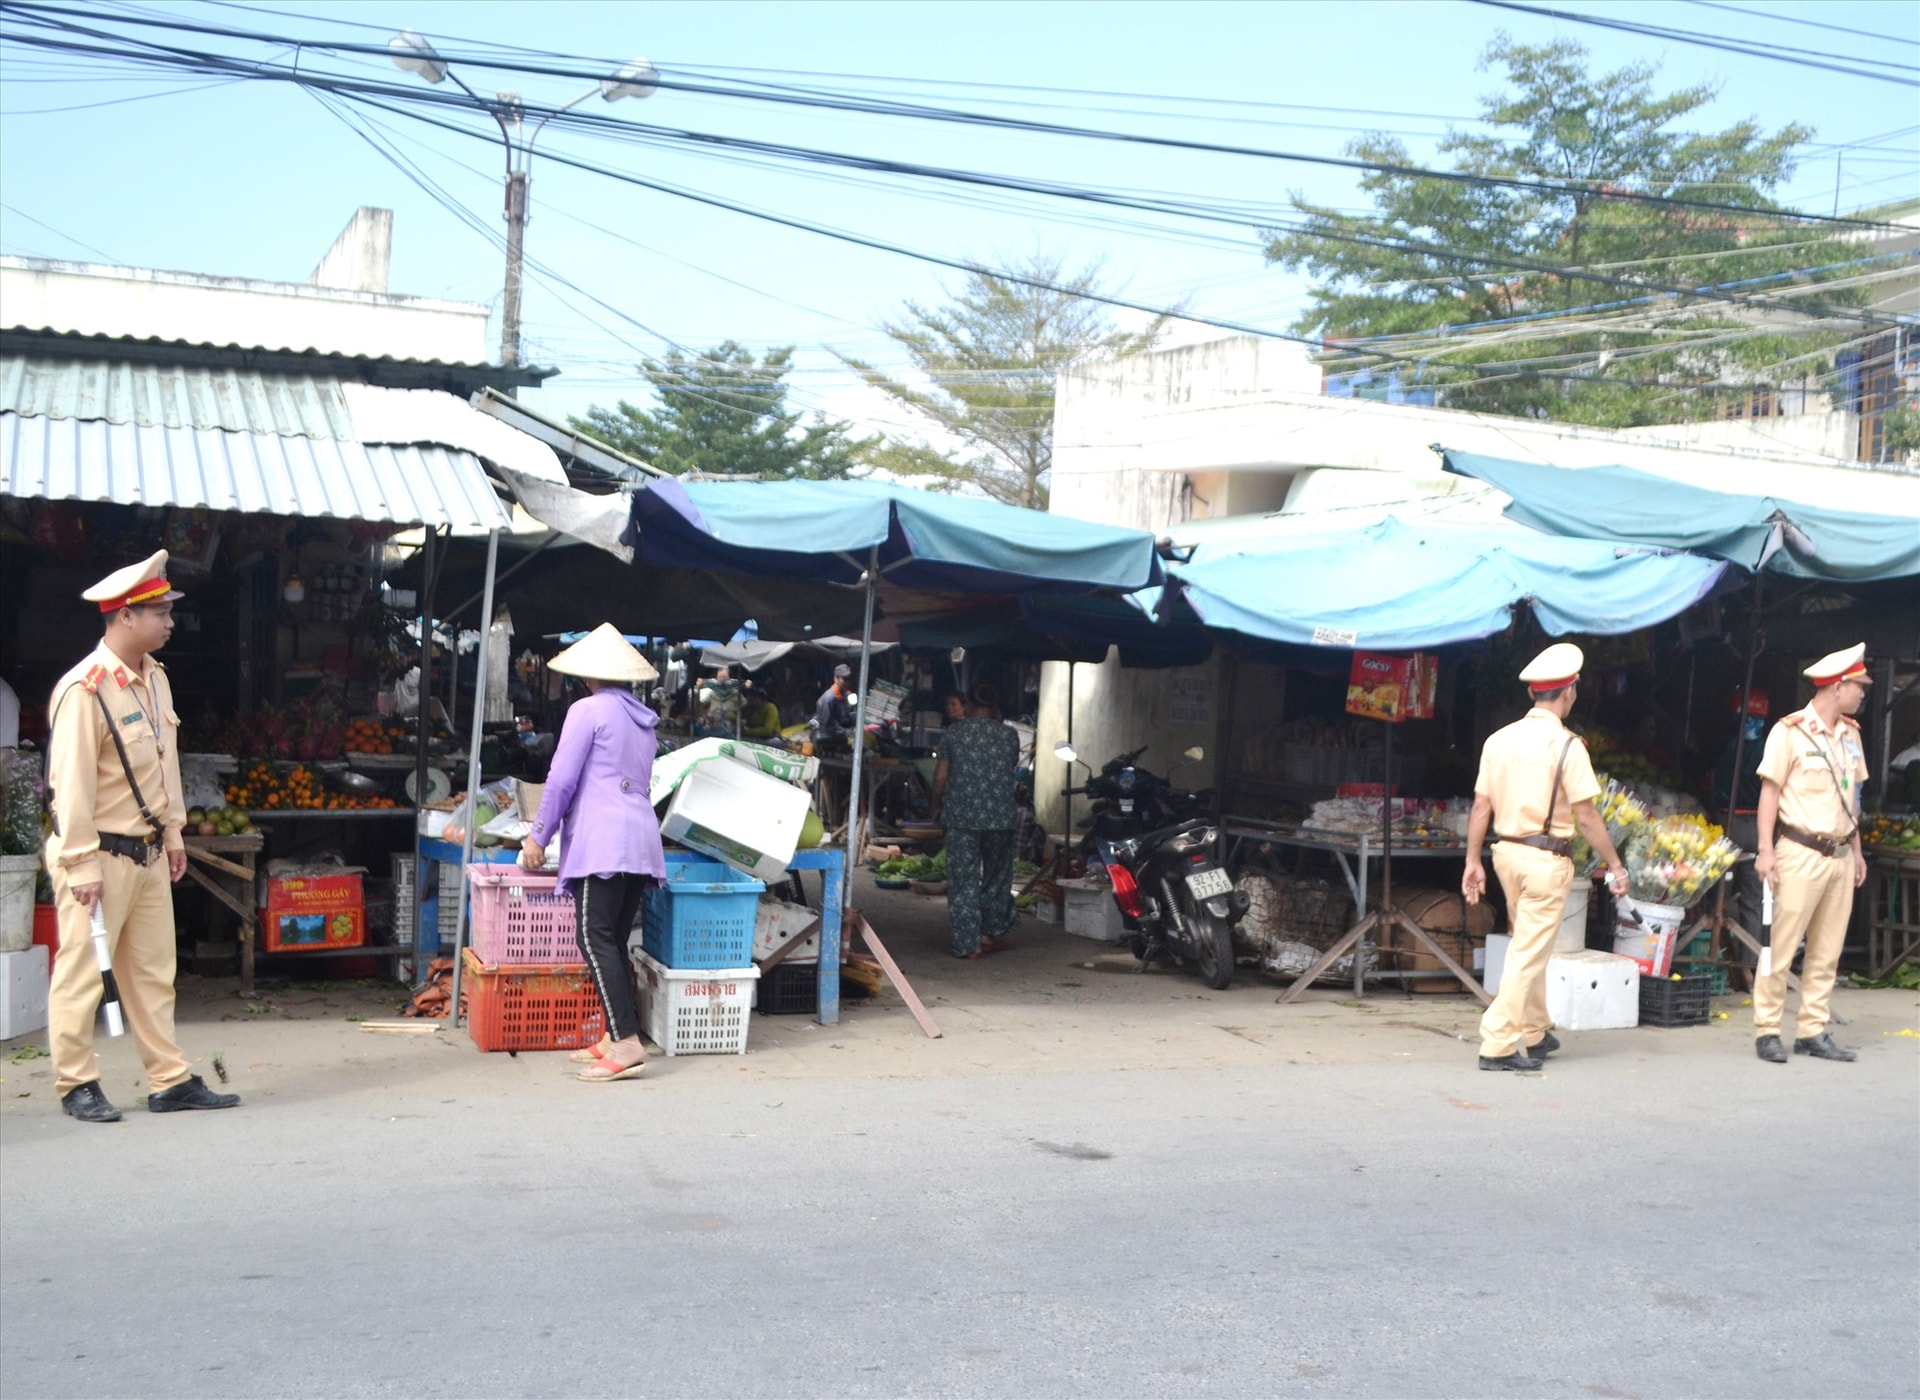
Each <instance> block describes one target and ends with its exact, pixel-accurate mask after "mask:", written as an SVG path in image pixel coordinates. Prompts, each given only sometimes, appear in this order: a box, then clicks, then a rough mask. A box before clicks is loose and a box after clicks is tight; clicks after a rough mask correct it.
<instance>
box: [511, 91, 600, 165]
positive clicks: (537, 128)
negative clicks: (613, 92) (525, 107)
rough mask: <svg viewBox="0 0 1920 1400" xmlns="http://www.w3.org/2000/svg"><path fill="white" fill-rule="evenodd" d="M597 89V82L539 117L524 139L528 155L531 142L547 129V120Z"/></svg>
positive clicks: (574, 105) (571, 107)
mask: <svg viewBox="0 0 1920 1400" xmlns="http://www.w3.org/2000/svg"><path fill="white" fill-rule="evenodd" d="M599 91H600V85H599V84H598V83H595V84H594V85H593V86H592V87H590V88H588V89H587V90H586V91H585V92H583V93H581V94H580V95H579V96H578V97H576V98H574V99H573V101H571V102H569V103H567V105H566V106H564V107H555V108H554V109H553V110H552V111H551V112H548V113H547V114H546V115H545V116H544V117H542V118H540V120H539V121H538V122H537V123H535V125H534V128H533V131H532V133H531V134H530V135H529V136H528V137H527V139H526V149H527V152H528V154H529V155H531V154H532V152H533V143H534V142H535V141H538V140H539V139H540V133H541V132H543V131H545V130H546V129H547V123H548V122H550V121H552V120H553V119H554V118H555V117H557V116H559V115H560V114H561V113H562V112H571V111H572V110H573V109H574V108H575V107H578V106H579V105H580V104H581V103H582V102H585V101H586V100H587V99H588V98H589V97H593V96H595V95H596V94H597V93H599Z"/></svg>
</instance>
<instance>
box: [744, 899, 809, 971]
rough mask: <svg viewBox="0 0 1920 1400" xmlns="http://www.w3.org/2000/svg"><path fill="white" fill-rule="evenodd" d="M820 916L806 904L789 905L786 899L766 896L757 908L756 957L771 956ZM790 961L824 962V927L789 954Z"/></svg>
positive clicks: (754, 935)
mask: <svg viewBox="0 0 1920 1400" xmlns="http://www.w3.org/2000/svg"><path fill="white" fill-rule="evenodd" d="M819 917H820V916H819V915H818V914H816V913H814V912H813V910H811V909H809V908H807V906H806V905H804V904H789V903H788V902H787V901H786V900H784V899H767V898H764V897H763V898H762V899H761V901H760V906H759V908H758V909H756V910H755V911H754V923H753V960H754V961H755V962H759V961H760V960H761V959H762V958H770V957H772V956H773V954H774V953H775V952H776V951H777V950H778V949H779V947H780V945H781V944H782V943H785V942H786V941H787V940H788V939H789V938H791V937H793V936H794V935H795V934H796V933H798V932H800V930H801V929H803V928H805V927H806V926H807V925H808V924H810V923H813V922H815V921H816V920H818V919H819ZM786 961H788V962H819V961H820V930H819V929H815V930H814V931H813V932H812V933H810V934H808V935H807V936H806V937H805V938H804V939H802V940H801V941H800V943H799V944H798V945H797V946H795V948H794V950H793V951H792V952H791V953H788V954H787V957H786Z"/></svg>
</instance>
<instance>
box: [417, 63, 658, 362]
mask: <svg viewBox="0 0 1920 1400" xmlns="http://www.w3.org/2000/svg"><path fill="white" fill-rule="evenodd" d="M387 48H388V50H389V53H388V56H389V57H390V58H392V60H393V62H394V66H395V67H397V68H399V69H401V70H403V71H404V72H408V73H413V74H417V75H418V76H419V77H422V78H424V79H426V80H427V81H428V82H430V83H443V82H445V81H446V80H447V79H448V78H452V79H453V81H454V82H455V83H456V84H458V86H459V88H460V91H462V92H464V93H465V94H466V95H467V96H468V97H471V98H472V99H473V101H474V105H475V106H477V107H480V108H482V109H484V110H485V112H486V113H487V115H488V116H490V117H492V118H493V120H494V122H495V123H496V124H497V125H498V126H499V128H500V139H501V141H502V142H503V143H504V144H505V146H506V152H507V202H506V220H507V278H506V285H505V287H504V288H503V289H502V291H501V296H500V363H501V364H502V365H517V364H519V363H520V293H521V288H522V286H523V285H524V280H525V258H526V246H527V205H528V192H529V190H531V188H532V186H533V143H534V142H535V141H537V140H539V139H540V133H541V132H542V131H544V130H546V126H547V123H548V122H550V121H552V120H553V119H554V118H555V117H557V116H559V115H560V114H561V113H562V112H566V111H570V110H572V109H573V108H575V107H578V106H579V105H580V104H581V103H582V102H585V101H586V100H587V99H588V98H589V97H592V96H594V94H596V93H598V94H599V95H600V97H601V98H603V99H604V100H606V101H608V102H618V101H619V100H620V99H621V98H623V97H632V98H644V97H651V96H653V94H654V93H655V92H657V91H659V87H660V74H659V72H658V71H657V70H656V69H655V68H654V66H653V65H652V64H651V63H649V62H647V60H646V59H644V58H636V59H634V60H633V62H631V63H628V64H625V65H623V66H622V67H620V68H619V69H618V70H617V71H615V72H614V73H613V74H612V75H611V76H610V77H605V78H602V79H601V80H600V81H599V82H597V83H595V84H594V85H593V86H592V87H590V88H588V89H587V90H586V91H585V92H583V93H581V94H580V95H579V96H578V97H576V98H574V99H573V100H572V101H571V102H568V103H567V104H566V105H565V106H562V107H555V108H554V109H553V110H552V111H550V112H548V113H547V114H546V115H545V116H544V117H542V118H540V120H539V121H538V122H536V123H535V124H534V127H533V130H532V131H530V132H528V131H526V122H525V118H526V107H525V105H524V104H523V103H522V102H521V100H520V94H519V93H517V92H499V93H495V94H494V98H493V101H491V102H489V101H488V100H487V99H486V98H484V97H482V96H481V95H480V94H479V93H477V92H475V91H474V90H473V89H472V88H470V87H468V86H467V84H466V80H465V79H463V78H462V77H461V76H460V75H459V74H458V73H456V72H454V71H453V69H451V68H450V67H448V66H447V63H446V60H444V59H442V58H441V57H440V55H439V54H437V53H435V52H434V49H433V45H431V44H429V43H428V42H427V41H426V40H425V39H423V38H421V37H420V35H418V34H416V33H414V32H413V31H412V30H411V29H403V30H401V31H400V33H398V34H396V35H394V36H393V38H391V39H390V40H388V41H387ZM522 133H525V134H524V135H523V134H522Z"/></svg>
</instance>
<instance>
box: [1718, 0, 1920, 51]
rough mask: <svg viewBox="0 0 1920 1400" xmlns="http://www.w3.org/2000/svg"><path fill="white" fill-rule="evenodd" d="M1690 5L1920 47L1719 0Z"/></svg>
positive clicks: (1918, 43)
mask: <svg viewBox="0 0 1920 1400" xmlns="http://www.w3.org/2000/svg"><path fill="white" fill-rule="evenodd" d="M1687 3H1688V4H1689V5H1698V6H1699V7H1700V8H1701V9H1703V10H1725V11H1727V12H1728V13H1730V14H1736V15H1751V16H1752V17H1753V18H1755V19H1770V20H1772V21H1774V22H1775V23H1776V24H1798V25H1803V26H1805V27H1806V28H1808V29H1824V30H1825V31H1826V32H1827V33H1829V34H1851V35H1853V36H1854V37H1856V38H1860V39H1872V40H1874V41H1875V42H1877V43H1882V44H1911V45H1915V46H1920V39H1915V38H1911V37H1908V36H1906V35H1900V34H1875V33H1874V32H1873V31H1872V30H1869V29H1848V28H1846V27H1845V26H1844V25H1838V24H1822V23H1821V22H1820V21H1819V20H1813V19H1801V18H1799V17H1798V16H1797V15H1783V14H1779V13H1777V12H1776V11H1773V10H1750V9H1748V8H1747V7H1746V6H1744V5H1725V4H1721V3H1719V0H1687Z"/></svg>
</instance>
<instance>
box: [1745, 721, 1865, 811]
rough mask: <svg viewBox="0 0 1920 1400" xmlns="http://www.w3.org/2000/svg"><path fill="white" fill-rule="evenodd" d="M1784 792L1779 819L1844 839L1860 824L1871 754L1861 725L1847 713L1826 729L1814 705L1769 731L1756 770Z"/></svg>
mask: <svg viewBox="0 0 1920 1400" xmlns="http://www.w3.org/2000/svg"><path fill="white" fill-rule="evenodd" d="M1757 771H1758V772H1759V774H1760V776H1761V777H1762V778H1765V779H1766V780H1767V781H1769V782H1771V783H1772V784H1773V785H1774V786H1775V787H1777V788H1779V789H1780V820H1781V821H1783V822H1785V823H1787V825H1789V826H1795V827H1798V828H1799V829H1800V830H1802V831H1804V832H1806V833H1807V834H1808V835H1810V836H1824V837H1827V838H1828V839H1829V840H1833V841H1844V840H1846V839H1847V838H1848V837H1850V836H1852V835H1853V832H1854V828H1855V827H1857V826H1858V825H1859V814H1860V785H1861V784H1862V783H1864V782H1866V780H1867V756H1866V751H1865V746H1864V745H1862V744H1861V742H1860V726H1859V725H1857V724H1855V723H1854V722H1853V721H1852V720H1850V719H1848V718H1846V717H1845V716H1844V715H1843V716H1841V718H1840V723H1839V726H1838V727H1837V728H1835V729H1829V728H1827V726H1826V724H1825V723H1824V722H1822V720H1821V718H1820V716H1819V715H1817V714H1815V713H1814V710H1813V706H1812V705H1808V706H1807V708H1806V709H1804V710H1795V711H1794V712H1793V713H1792V714H1790V715H1788V716H1787V717H1786V718H1784V719H1782V720H1781V721H1780V722H1779V723H1778V724H1776V725H1774V726H1773V728H1772V729H1770V730H1768V731H1767V747H1766V750H1765V751H1764V752H1763V753H1762V754H1761V755H1760V767H1759V769H1758V770H1757Z"/></svg>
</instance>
